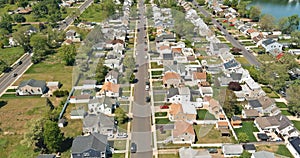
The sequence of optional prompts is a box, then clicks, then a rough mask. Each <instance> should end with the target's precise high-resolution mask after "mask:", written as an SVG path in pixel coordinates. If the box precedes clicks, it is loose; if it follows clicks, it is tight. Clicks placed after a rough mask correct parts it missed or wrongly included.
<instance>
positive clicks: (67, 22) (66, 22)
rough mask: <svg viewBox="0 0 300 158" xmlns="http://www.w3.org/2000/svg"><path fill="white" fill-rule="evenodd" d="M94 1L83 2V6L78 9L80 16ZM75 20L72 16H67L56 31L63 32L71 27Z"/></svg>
mask: <svg viewBox="0 0 300 158" xmlns="http://www.w3.org/2000/svg"><path fill="white" fill-rule="evenodd" d="M93 2H94V0H86V1H85V2H83V4H82V5H81V6H80V7H79V8H78V9H79V11H80V14H81V13H83V11H84V10H85V9H86V8H88V7H89V6H90V5H91V4H92V3H93ZM75 19H76V18H75V17H72V16H67V17H66V18H65V19H64V20H63V23H62V24H60V25H59V27H58V30H65V29H66V28H67V27H68V26H69V25H71V24H72V23H73V22H74V20H75Z"/></svg>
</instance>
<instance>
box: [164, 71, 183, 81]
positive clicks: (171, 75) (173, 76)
mask: <svg viewBox="0 0 300 158" xmlns="http://www.w3.org/2000/svg"><path fill="white" fill-rule="evenodd" d="M169 79H179V80H180V75H179V74H178V73H176V72H166V73H165V75H164V77H163V81H164V82H165V81H167V80H169Z"/></svg>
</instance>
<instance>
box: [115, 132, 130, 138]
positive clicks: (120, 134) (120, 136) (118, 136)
mask: <svg viewBox="0 0 300 158" xmlns="http://www.w3.org/2000/svg"><path fill="white" fill-rule="evenodd" d="M116 137H117V138H127V137H128V135H127V133H118V134H117V136H116Z"/></svg>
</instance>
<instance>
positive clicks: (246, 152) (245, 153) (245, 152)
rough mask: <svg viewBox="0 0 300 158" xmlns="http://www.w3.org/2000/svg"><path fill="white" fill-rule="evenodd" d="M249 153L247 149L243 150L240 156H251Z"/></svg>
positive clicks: (247, 157) (243, 157) (249, 157)
mask: <svg viewBox="0 0 300 158" xmlns="http://www.w3.org/2000/svg"><path fill="white" fill-rule="evenodd" d="M251 155H252V154H251V153H249V152H248V151H246V150H244V151H243V153H242V155H241V156H240V157H241V158H251Z"/></svg>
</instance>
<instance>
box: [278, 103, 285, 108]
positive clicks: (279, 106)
mask: <svg viewBox="0 0 300 158" xmlns="http://www.w3.org/2000/svg"><path fill="white" fill-rule="evenodd" d="M276 106H277V107H278V108H287V105H286V104H285V103H284V102H276Z"/></svg>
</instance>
